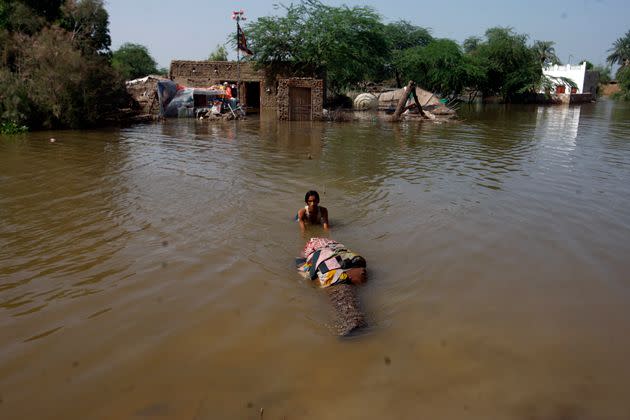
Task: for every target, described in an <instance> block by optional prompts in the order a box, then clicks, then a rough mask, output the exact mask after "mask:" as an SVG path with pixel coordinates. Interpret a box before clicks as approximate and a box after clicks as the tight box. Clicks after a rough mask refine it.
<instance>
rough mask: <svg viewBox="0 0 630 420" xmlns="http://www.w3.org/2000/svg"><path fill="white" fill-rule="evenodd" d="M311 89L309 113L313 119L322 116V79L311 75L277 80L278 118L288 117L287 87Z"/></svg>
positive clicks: (321, 117) (286, 118)
mask: <svg viewBox="0 0 630 420" xmlns="http://www.w3.org/2000/svg"><path fill="white" fill-rule="evenodd" d="M290 87H303V88H310V89H311V114H312V118H313V120H322V119H323V118H324V113H323V110H324V81H323V80H322V79H314V78H311V77H290V78H286V79H279V80H278V119H279V120H288V119H289V88H290Z"/></svg>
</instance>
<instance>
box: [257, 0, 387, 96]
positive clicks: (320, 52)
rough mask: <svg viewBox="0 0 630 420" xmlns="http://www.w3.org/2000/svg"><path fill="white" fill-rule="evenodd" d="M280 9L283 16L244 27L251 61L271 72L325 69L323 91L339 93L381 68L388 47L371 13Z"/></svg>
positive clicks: (302, 6)
mask: <svg viewBox="0 0 630 420" xmlns="http://www.w3.org/2000/svg"><path fill="white" fill-rule="evenodd" d="M282 7H284V9H285V11H286V15H285V16H267V17H262V18H259V19H257V20H256V21H254V22H252V23H250V24H249V25H247V27H246V28H245V29H246V33H247V35H248V37H249V46H250V49H251V50H252V51H253V52H254V57H253V58H254V59H255V60H257V61H258V62H260V63H262V64H263V65H264V66H265V67H267V69H269V70H271V71H272V72H276V71H279V69H281V68H283V67H286V66H290V67H291V68H292V70H293V71H297V72H299V71H300V70H302V71H307V70H312V69H316V68H321V67H325V69H326V74H327V85H328V87H329V88H330V89H331V90H332V91H333V92H340V91H341V90H342V89H344V88H347V87H350V86H353V85H355V84H356V83H358V82H360V81H363V80H365V79H366V78H368V77H370V76H371V75H373V74H374V72H375V71H376V69H380V68H382V67H383V65H384V62H385V61H384V57H387V54H388V45H387V41H386V38H385V35H384V31H383V24H382V23H381V22H380V19H379V16H378V15H377V14H376V12H374V10H373V9H372V8H370V7H362V6H354V7H348V6H345V5H344V6H341V7H332V6H327V5H324V4H323V3H321V2H319V1H317V0H303V1H302V2H301V3H299V4H297V5H294V4H291V5H290V6H282Z"/></svg>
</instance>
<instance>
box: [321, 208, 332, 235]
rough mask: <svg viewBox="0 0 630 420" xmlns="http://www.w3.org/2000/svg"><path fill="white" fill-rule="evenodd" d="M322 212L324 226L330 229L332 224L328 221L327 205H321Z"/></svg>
mask: <svg viewBox="0 0 630 420" xmlns="http://www.w3.org/2000/svg"><path fill="white" fill-rule="evenodd" d="M320 210H321V212H322V226H323V227H324V229H325V230H328V229H330V224H329V223H328V209H327V208H326V207H320Z"/></svg>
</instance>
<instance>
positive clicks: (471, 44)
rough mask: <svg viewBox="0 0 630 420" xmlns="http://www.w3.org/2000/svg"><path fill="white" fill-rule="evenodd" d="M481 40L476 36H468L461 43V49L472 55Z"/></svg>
mask: <svg viewBox="0 0 630 420" xmlns="http://www.w3.org/2000/svg"><path fill="white" fill-rule="evenodd" d="M481 42H482V39H481V38H479V37H478V36H470V37H468V38H466V39H465V40H464V42H463V43H462V47H463V48H464V52H465V53H466V54H470V53H473V52H474V51H476V50H477V48H479V44H481Z"/></svg>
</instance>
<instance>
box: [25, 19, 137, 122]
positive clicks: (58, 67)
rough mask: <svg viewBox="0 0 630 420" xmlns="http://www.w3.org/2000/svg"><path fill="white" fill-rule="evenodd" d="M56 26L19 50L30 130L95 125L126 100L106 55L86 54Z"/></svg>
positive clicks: (44, 31) (27, 120)
mask: <svg viewBox="0 0 630 420" xmlns="http://www.w3.org/2000/svg"><path fill="white" fill-rule="evenodd" d="M71 36H72V35H71V34H70V33H68V32H67V31H64V30H62V29H60V28H59V27H52V28H50V29H44V30H43V31H41V32H40V33H39V34H37V35H35V36H34V37H33V38H32V39H31V40H29V42H24V46H25V47H24V48H22V50H21V51H20V60H19V66H20V68H21V69H22V72H21V74H20V78H21V84H22V85H23V89H24V90H25V92H26V93H27V99H28V105H29V108H30V109H29V113H28V114H27V118H26V122H27V123H28V125H29V126H31V127H44V128H57V127H72V128H76V127H84V126H89V125H94V124H97V123H98V122H99V121H102V119H103V118H105V117H106V116H107V115H110V114H111V113H113V112H115V110H116V109H117V107H118V106H120V105H122V104H123V102H124V101H125V100H126V99H127V94H126V91H125V88H124V85H123V83H122V81H121V80H120V78H119V77H118V75H117V73H116V72H115V71H114V70H113V69H112V67H111V66H109V65H108V60H107V57H103V56H99V55H91V56H85V55H83V54H82V51H81V50H80V49H79V48H77V47H76V46H75V45H74V44H73V43H72V42H71V39H70V38H71Z"/></svg>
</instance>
